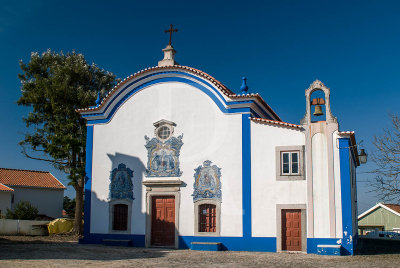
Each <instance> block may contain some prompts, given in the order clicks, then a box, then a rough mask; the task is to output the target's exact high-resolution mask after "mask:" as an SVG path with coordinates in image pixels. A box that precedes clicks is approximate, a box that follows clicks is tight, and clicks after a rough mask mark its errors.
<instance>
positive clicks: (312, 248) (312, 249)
mask: <svg viewBox="0 0 400 268" xmlns="http://www.w3.org/2000/svg"><path fill="white" fill-rule="evenodd" d="M338 240H341V239H340V238H307V253H312V254H318V248H317V246H318V245H340V244H338V243H337V241H338Z"/></svg>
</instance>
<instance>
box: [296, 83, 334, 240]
mask: <svg viewBox="0 0 400 268" xmlns="http://www.w3.org/2000/svg"><path fill="white" fill-rule="evenodd" d="M314 92H318V93H321V92H322V96H323V97H324V98H319V97H318V98H314V99H311V95H314V94H313V93H314ZM305 96H306V114H305V116H304V117H303V119H302V120H301V124H302V126H303V128H304V133H305V143H306V171H307V199H308V200H307V201H308V202H307V203H308V207H307V215H308V230H307V233H308V237H310V238H312V237H315V238H335V237H336V233H337V230H336V225H337V219H336V203H337V205H340V204H341V203H340V200H335V173H334V160H335V159H334V146H335V142H336V139H335V138H334V135H335V132H337V130H338V128H339V125H338V122H337V119H336V117H335V116H333V115H332V113H331V108H330V89H329V88H327V87H326V86H325V85H324V84H323V83H322V82H321V81H319V80H316V81H314V82H313V83H312V84H311V85H310V87H309V88H308V89H306V91H305ZM312 106H314V107H315V112H314V113H312V112H311V107H312ZM324 108H325V120H324V119H322V120H313V118H315V119H316V118H318V119H319V117H320V116H322V115H324ZM338 191H340V189H338ZM321 221H324V222H325V221H326V224H322V223H321ZM317 222H318V223H319V224H317Z"/></svg>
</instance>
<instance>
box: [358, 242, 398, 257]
mask: <svg viewBox="0 0 400 268" xmlns="http://www.w3.org/2000/svg"><path fill="white" fill-rule="evenodd" d="M356 254H357V255H378V254H400V240H390V239H376V238H359V239H358V244H357V249H356Z"/></svg>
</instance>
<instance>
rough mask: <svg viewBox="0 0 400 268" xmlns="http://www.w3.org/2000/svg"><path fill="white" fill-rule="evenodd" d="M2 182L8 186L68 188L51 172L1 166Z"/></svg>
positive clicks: (0, 175) (0, 179) (0, 181)
mask: <svg viewBox="0 0 400 268" xmlns="http://www.w3.org/2000/svg"><path fill="white" fill-rule="evenodd" d="M0 183H2V184H5V185H7V186H25V187H39V188H52V189H66V188H65V186H64V185H63V184H62V183H61V182H60V181H59V180H57V179H56V178H55V177H54V176H53V175H52V174H51V173H50V172H46V171H35V170H21V169H9V168H0Z"/></svg>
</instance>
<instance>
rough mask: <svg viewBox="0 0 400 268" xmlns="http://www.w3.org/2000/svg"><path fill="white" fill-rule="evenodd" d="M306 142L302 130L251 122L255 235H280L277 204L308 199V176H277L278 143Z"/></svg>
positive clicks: (296, 202) (253, 223) (253, 224)
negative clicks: (289, 178) (288, 178)
mask: <svg viewBox="0 0 400 268" xmlns="http://www.w3.org/2000/svg"><path fill="white" fill-rule="evenodd" d="M304 143H305V137H304V134H303V133H302V132H301V131H298V130H294V129H290V128H286V127H279V126H274V125H266V124H260V123H255V122H251V194H252V198H251V202H252V236H254V237H276V236H277V234H276V224H277V221H276V205H277V204H290V205H293V204H306V203H307V184H306V180H298V181H277V179H276V161H277V160H276V159H275V147H276V146H299V145H304ZM304 157H305V156H304ZM304 172H305V171H304Z"/></svg>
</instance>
